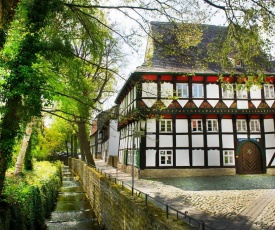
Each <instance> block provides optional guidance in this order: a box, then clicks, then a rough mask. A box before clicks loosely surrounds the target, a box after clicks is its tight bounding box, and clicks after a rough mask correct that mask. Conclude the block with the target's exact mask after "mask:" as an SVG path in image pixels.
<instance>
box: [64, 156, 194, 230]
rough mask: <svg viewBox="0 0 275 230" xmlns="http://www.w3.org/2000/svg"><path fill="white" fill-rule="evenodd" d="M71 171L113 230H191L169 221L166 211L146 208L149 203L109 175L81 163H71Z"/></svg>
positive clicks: (101, 221) (98, 212)
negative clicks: (115, 181)
mask: <svg viewBox="0 0 275 230" xmlns="http://www.w3.org/2000/svg"><path fill="white" fill-rule="evenodd" d="M69 165H70V167H71V169H72V170H73V171H74V172H75V173H76V175H77V176H79V178H80V180H81V181H82V183H83V187H84V190H85V191H86V193H87V196H88V198H89V199H90V202H91V205H92V207H93V210H94V212H95V213H96V215H97V217H98V220H99V222H100V224H102V225H103V226H104V227H105V229H108V230H111V229H114V230H117V229H120V230H123V229H125V230H126V229H131V230H135V229H136V230H171V229H175V230H177V229H189V227H188V226H187V225H186V224H185V223H184V222H182V221H180V220H176V219H175V218H169V219H167V218H166V214H165V212H164V211H163V210H161V209H160V208H158V207H156V206H155V205H153V204H151V203H148V205H146V204H145V199H144V198H140V197H137V196H132V195H131V191H129V190H128V189H126V188H124V189H122V186H121V185H119V184H115V183H114V182H113V181H112V180H110V179H109V178H108V177H105V175H104V174H103V175H102V174H101V173H100V172H97V171H96V170H95V169H94V168H92V167H89V166H88V165H87V164H86V163H85V162H83V161H80V160H78V159H70V163H69Z"/></svg>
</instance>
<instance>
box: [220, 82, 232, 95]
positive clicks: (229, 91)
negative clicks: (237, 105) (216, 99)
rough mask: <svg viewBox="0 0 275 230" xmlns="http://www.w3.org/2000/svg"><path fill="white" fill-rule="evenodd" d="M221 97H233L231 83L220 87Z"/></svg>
mask: <svg viewBox="0 0 275 230" xmlns="http://www.w3.org/2000/svg"><path fill="white" fill-rule="evenodd" d="M222 97H223V98H234V88H233V85H232V84H227V85H225V87H224V88H222Z"/></svg>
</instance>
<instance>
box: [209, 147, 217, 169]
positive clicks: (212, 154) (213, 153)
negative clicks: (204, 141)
mask: <svg viewBox="0 0 275 230" xmlns="http://www.w3.org/2000/svg"><path fill="white" fill-rule="evenodd" d="M207 155H208V166H220V151H219V150H209V151H208V154H207Z"/></svg>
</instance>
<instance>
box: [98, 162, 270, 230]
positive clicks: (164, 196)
mask: <svg viewBox="0 0 275 230" xmlns="http://www.w3.org/2000/svg"><path fill="white" fill-rule="evenodd" d="M95 163H96V166H97V167H98V168H99V169H101V170H102V171H103V172H106V173H108V174H111V175H112V177H116V178H117V179H119V180H121V181H123V182H125V183H127V184H129V185H131V183H132V177H131V174H128V173H124V172H121V171H118V170H116V169H115V168H113V167H111V166H109V165H107V164H106V163H105V162H104V161H103V160H95ZM134 187H135V188H136V189H138V190H140V191H142V192H143V193H145V194H148V195H150V196H151V197H154V198H156V199H158V200H160V201H162V202H166V203H167V204H169V205H171V206H172V207H174V208H176V209H178V210H179V211H182V212H185V211H188V215H189V216H192V217H193V218H195V219H197V220H203V221H204V222H205V224H206V225H208V226H209V227H211V229H227V230H258V229H274V230H275V189H253V190H211V191H185V190H182V189H179V188H176V187H174V186H170V185H165V184H163V183H161V182H158V181H152V180H146V179H136V178H135V181H134Z"/></svg>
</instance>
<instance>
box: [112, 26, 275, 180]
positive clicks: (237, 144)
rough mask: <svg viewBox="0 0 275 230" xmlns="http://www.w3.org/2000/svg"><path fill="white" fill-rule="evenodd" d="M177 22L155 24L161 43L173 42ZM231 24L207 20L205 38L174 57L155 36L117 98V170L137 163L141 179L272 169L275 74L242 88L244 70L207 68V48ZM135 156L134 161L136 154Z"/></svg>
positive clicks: (238, 67)
mask: <svg viewBox="0 0 275 230" xmlns="http://www.w3.org/2000/svg"><path fill="white" fill-rule="evenodd" d="M171 28H172V24H169V23H157V22H154V23H152V31H153V33H154V34H158V35H159V36H160V35H161V36H162V37H163V43H164V44H162V45H166V46H168V45H170V44H171V42H175V39H174V38H173V34H172V33H171V31H172V29H171ZM225 29H226V28H225V27H219V26H208V25H202V31H203V35H202V41H201V42H200V43H199V44H198V45H197V46H195V47H189V48H187V49H186V50H185V51H186V52H183V53H182V54H180V55H178V56H176V55H174V53H173V52H171V53H165V52H164V51H163V48H162V47H163V46H162V45H160V44H159V43H157V42H155V41H154V40H153V41H152V42H151V43H149V44H148V48H147V53H146V56H147V57H150V59H148V60H146V62H145V63H144V64H143V65H142V66H140V67H138V68H137V69H136V70H135V72H133V73H132V74H131V75H130V77H129V79H128V81H127V82H126V83H125V85H124V86H123V88H122V89H121V91H120V93H119V95H118V96H117V98H116V103H117V105H118V106H119V122H118V130H119V131H120V140H119V167H120V168H122V169H124V170H130V168H131V165H132V162H134V166H135V168H136V171H138V172H139V174H140V177H167V176H172V177H173V176H192V175H196V176H199V175H234V174H250V173H259V174H261V173H274V172H275V170H274V168H275V160H274V159H275V122H274V114H275V103H274V98H275V97H274V71H272V70H267V71H266V73H265V74H266V76H267V77H266V82H265V84H264V85H263V87H262V88H261V89H260V88H257V87H256V86H255V87H254V86H253V87H252V89H251V91H247V90H245V89H242V90H236V89H235V88H234V87H235V85H234V83H235V82H237V81H238V79H239V77H240V76H241V75H242V73H243V70H244V69H243V68H244V66H243V65H242V63H241V62H238V61H234V59H233V58H231V61H232V60H233V61H232V65H233V66H232V67H233V68H234V73H233V74H230V73H229V72H228V73H223V77H224V78H225V79H226V80H227V81H228V82H229V84H228V87H226V88H223V87H222V84H221V82H220V81H219V76H220V74H221V71H222V70H221V68H220V67H219V66H218V65H216V64H215V63H210V64H208V65H205V63H204V62H203V60H204V57H205V55H206V54H207V48H208V45H209V44H210V43H211V42H214V39H215V38H216V36H218V35H220V34H222V32H223V31H225ZM133 157H134V159H133Z"/></svg>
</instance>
